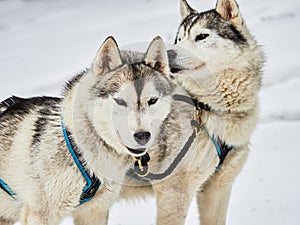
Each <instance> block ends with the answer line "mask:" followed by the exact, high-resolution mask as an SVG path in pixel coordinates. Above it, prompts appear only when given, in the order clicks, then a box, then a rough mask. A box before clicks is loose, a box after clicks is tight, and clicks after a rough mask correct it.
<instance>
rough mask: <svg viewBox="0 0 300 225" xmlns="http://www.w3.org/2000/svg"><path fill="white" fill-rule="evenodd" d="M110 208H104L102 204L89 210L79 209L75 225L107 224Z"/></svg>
mask: <svg viewBox="0 0 300 225" xmlns="http://www.w3.org/2000/svg"><path fill="white" fill-rule="evenodd" d="M108 212H109V210H103V209H102V207H101V205H99V206H98V207H97V208H92V209H89V210H81V209H79V210H78V211H77V212H76V214H75V215H74V224H75V225H91V224H97V225H107V224H108Z"/></svg>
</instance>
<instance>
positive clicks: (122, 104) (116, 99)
mask: <svg viewBox="0 0 300 225" xmlns="http://www.w3.org/2000/svg"><path fill="white" fill-rule="evenodd" d="M114 100H115V102H116V103H117V104H118V105H120V106H124V107H127V102H126V101H125V100H124V99H121V98H114Z"/></svg>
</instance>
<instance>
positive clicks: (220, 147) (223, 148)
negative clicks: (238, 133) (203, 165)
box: [203, 126, 234, 171]
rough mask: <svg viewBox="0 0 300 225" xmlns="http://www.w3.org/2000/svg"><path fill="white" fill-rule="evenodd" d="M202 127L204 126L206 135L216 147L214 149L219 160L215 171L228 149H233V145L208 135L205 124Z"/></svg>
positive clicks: (220, 164) (219, 166)
mask: <svg viewBox="0 0 300 225" xmlns="http://www.w3.org/2000/svg"><path fill="white" fill-rule="evenodd" d="M203 127H204V130H205V131H206V133H207V134H208V136H209V137H210V140H211V141H212V143H213V144H214V146H215V148H216V151H217V153H218V156H219V160H220V161H219V164H218V166H217V167H216V171H218V170H219V169H220V168H221V166H222V164H223V162H224V160H225V158H226V156H227V154H228V153H229V152H230V151H232V150H234V146H233V145H227V144H226V143H225V142H224V141H222V140H221V139H220V138H219V137H217V138H216V137H215V136H214V135H210V134H209V132H208V130H207V128H206V126H203Z"/></svg>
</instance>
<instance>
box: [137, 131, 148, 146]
mask: <svg viewBox="0 0 300 225" xmlns="http://www.w3.org/2000/svg"><path fill="white" fill-rule="evenodd" d="M133 136H134V140H135V141H136V142H137V143H138V144H140V145H145V144H147V142H148V141H149V140H150V137H151V134H150V132H138V133H135V134H134V135H133Z"/></svg>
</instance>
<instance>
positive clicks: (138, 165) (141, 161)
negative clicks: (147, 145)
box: [132, 154, 150, 177]
mask: <svg viewBox="0 0 300 225" xmlns="http://www.w3.org/2000/svg"><path fill="white" fill-rule="evenodd" d="M146 155H147V157H143V156H142V157H134V156H133V157H132V158H133V160H134V161H135V163H134V168H135V173H136V174H137V175H138V176H139V177H146V176H148V174H149V172H150V171H149V166H148V162H149V160H150V157H149V155H148V154H146Z"/></svg>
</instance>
